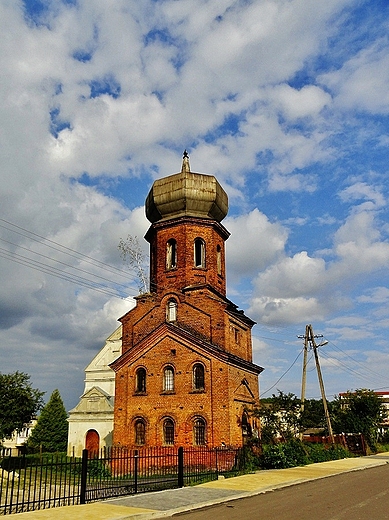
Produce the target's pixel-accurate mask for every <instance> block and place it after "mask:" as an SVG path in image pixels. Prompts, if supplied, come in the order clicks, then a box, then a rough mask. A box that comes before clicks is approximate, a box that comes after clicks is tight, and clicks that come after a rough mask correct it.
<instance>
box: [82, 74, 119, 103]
mask: <svg viewBox="0 0 389 520" xmlns="http://www.w3.org/2000/svg"><path fill="white" fill-rule="evenodd" d="M89 86H90V97H91V98H96V97H99V96H102V95H104V94H107V95H108V96H112V97H113V98H114V99H117V98H118V97H119V96H120V92H121V86H120V83H119V82H118V81H117V80H116V79H115V78H114V77H113V76H110V75H109V76H105V77H104V78H102V79H96V80H93V81H91V82H90V83H89Z"/></svg>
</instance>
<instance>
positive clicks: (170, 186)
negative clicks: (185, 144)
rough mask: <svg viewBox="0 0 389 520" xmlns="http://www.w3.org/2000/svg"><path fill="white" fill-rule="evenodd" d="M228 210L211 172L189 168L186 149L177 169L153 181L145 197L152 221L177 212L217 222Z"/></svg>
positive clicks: (221, 189)
mask: <svg viewBox="0 0 389 520" xmlns="http://www.w3.org/2000/svg"><path fill="white" fill-rule="evenodd" d="M227 212H228V197H227V194H226V192H225V191H224V190H223V188H222V187H221V185H220V184H219V182H218V181H217V180H216V178H215V177H214V176H213V175H205V174H203V173H194V172H191V171H190V165H189V157H188V154H187V153H186V151H185V152H184V158H183V161H182V168H181V172H180V173H175V174H174V175H170V176H168V177H164V178H163V179H158V180H156V181H155V182H154V184H153V186H152V188H151V190H150V192H149V194H148V196H147V199H146V217H147V218H148V220H149V221H150V222H152V223H154V222H157V221H159V220H167V219H171V218H176V217H181V216H192V217H201V218H210V219H214V220H216V221H218V222H221V221H222V220H223V218H224V217H225V216H226V215H227Z"/></svg>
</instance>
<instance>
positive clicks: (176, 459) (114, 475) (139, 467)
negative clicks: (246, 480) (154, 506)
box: [0, 447, 244, 515]
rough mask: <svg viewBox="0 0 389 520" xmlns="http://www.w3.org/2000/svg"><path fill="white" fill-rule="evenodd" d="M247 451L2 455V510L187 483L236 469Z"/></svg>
mask: <svg viewBox="0 0 389 520" xmlns="http://www.w3.org/2000/svg"><path fill="white" fill-rule="evenodd" d="M243 466H244V460H243V452H242V451H241V450H240V449H235V448H207V447H198V448H197V447H193V448H192V447H191V448H185V449H184V448H175V447H160V448H142V449H139V450H128V449H125V448H111V449H106V450H103V451H101V452H99V453H93V454H92V453H88V451H87V450H84V451H83V455H82V458H75V457H66V456H65V455H60V454H46V455H33V456H31V455H28V456H26V455H23V456H20V457H11V456H8V457H4V458H3V459H2V461H1V468H0V486H1V487H0V515H6V514H12V513H21V512H24V511H32V510H35V509H46V508H50V507H58V506H65V505H74V504H85V503H87V502H92V501H96V500H102V499H105V498H110V497H117V496H123V495H131V494H135V493H142V492H147V491H157V490H162V489H169V488H176V487H183V486H184V485H191V484H196V483H199V482H204V481H209V480H214V479H217V477H218V475H219V474H228V473H230V474H236V473H238V472H239V471H241V470H242V469H243Z"/></svg>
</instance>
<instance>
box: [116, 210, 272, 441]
mask: <svg viewBox="0 0 389 520" xmlns="http://www.w3.org/2000/svg"><path fill="white" fill-rule="evenodd" d="M228 236H229V233H228V231H227V230H226V229H225V228H224V227H223V226H222V225H221V224H220V223H219V222H217V221H215V220H212V219H205V218H199V217H191V216H184V217H182V216H181V217H178V218H172V219H170V220H166V221H159V222H154V223H153V224H152V225H151V227H150V229H149V231H148V232H147V234H146V239H147V240H148V241H149V242H150V255H151V258H150V263H151V267H150V269H151V291H150V293H149V294H146V295H142V296H139V297H138V298H137V303H136V307H135V308H134V309H132V310H131V311H130V312H128V313H127V314H126V315H125V316H123V317H122V318H121V320H120V321H121V322H122V324H123V353H122V356H121V357H120V358H119V359H118V360H117V361H115V363H113V365H112V368H113V369H114V370H115V372H116V390H115V414H114V416H115V419H114V443H115V444H116V445H122V446H128V447H135V446H139V445H143V444H144V445H146V446H159V445H166V444H171V443H173V442H174V444H176V445H181V446H190V445H194V444H202V443H206V444H207V445H209V446H220V445H233V446H239V445H242V443H243V442H244V439H245V438H247V435H246V434H247V433H250V430H251V429H254V430H255V428H256V424H253V423H251V424H250V421H249V424H248V425H247V424H246V420H245V414H244V410H245V409H250V408H252V407H253V406H256V405H258V403H259V390H258V375H259V373H260V372H261V370H262V369H261V367H258V366H257V365H254V364H253V363H252V344H251V328H252V326H253V324H254V322H252V321H251V320H250V319H249V318H248V317H246V316H245V315H244V313H243V312H242V311H238V310H237V308H236V306H235V305H234V304H233V303H232V302H230V301H229V300H228V299H227V298H226V273H225V240H226V239H227V238H228ZM199 239H200V240H201V244H202V247H203V250H201V249H198V251H197V256H196V246H195V242H196V240H199ZM172 241H174V247H175V249H176V250H175V251H174V254H175V255H176V257H175V259H174V262H173V265H171V264H170V265H169V258H170V257H169V258H167V256H168V255H169V254H171V251H170V253H169V252H168V249H169V243H172ZM197 245H199V244H197ZM201 254H203V257H202V256H201ZM170 260H171V258H170ZM171 263H172V262H171ZM198 264H201V265H198ZM172 301H173V305H174V307H175V308H174V313H173V314H169V312H168V307H169V302H170V304H171V302H172ZM196 366H197V367H199V366H200V369H199V370H200V373H201V370H203V371H204V385H201V384H199V380H198V379H196V378H195V376H194V372H195V371H196ZM201 367H202V368H201ZM140 369H141V370H140ZM166 369H168V371H167V372H168V374H170V379H169V380H168V382H166V378H167V376H166V372H165V371H166ZM142 370H143V374H145V376H144V381H143V380H142V377H141V376H140V375H139V374H142ZM196 373H198V372H196ZM137 374H138V375H137ZM200 380H201V378H200ZM200 383H201V381H200ZM196 385H197V388H196Z"/></svg>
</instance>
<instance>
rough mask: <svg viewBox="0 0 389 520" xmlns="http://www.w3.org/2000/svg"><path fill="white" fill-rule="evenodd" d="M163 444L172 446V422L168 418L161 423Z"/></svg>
mask: <svg viewBox="0 0 389 520" xmlns="http://www.w3.org/2000/svg"><path fill="white" fill-rule="evenodd" d="M163 443H164V444H174V422H173V420H172V419H170V418H167V419H165V420H164V421H163Z"/></svg>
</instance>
